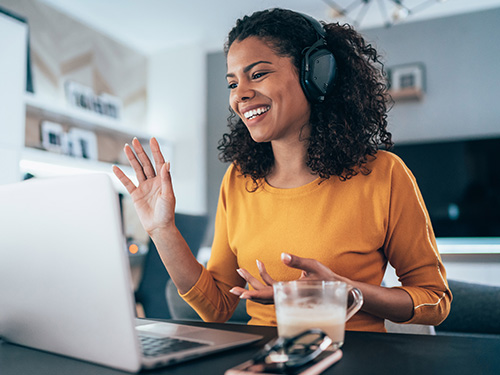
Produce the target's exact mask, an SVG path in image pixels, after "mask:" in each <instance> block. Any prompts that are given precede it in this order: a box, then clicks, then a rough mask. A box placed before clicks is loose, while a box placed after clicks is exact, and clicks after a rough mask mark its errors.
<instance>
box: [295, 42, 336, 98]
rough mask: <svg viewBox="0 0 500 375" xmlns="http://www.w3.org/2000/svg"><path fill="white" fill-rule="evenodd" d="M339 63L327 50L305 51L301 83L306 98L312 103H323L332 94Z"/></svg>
mask: <svg viewBox="0 0 500 375" xmlns="http://www.w3.org/2000/svg"><path fill="white" fill-rule="evenodd" d="M336 71H337V63H336V61H335V57H333V54H332V53H331V52H330V51H329V50H328V49H326V48H319V49H316V50H314V51H311V49H308V50H306V51H304V57H303V59H302V67H301V71H300V78H301V79H300V83H301V85H302V89H303V90H304V93H305V94H306V97H307V99H308V100H309V101H311V102H315V103H317V102H322V101H323V100H325V95H327V94H328V93H330V92H331V90H332V88H333V83H334V80H335V75H336Z"/></svg>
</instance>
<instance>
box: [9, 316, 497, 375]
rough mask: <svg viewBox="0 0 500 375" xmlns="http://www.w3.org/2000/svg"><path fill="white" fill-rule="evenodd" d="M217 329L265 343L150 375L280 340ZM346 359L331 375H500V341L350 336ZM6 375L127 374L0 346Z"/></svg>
mask: <svg viewBox="0 0 500 375" xmlns="http://www.w3.org/2000/svg"><path fill="white" fill-rule="evenodd" d="M193 324H196V325H207V326H211V327H215V328H222V329H230V330H239V331H244V332H251V333H257V334H260V335H263V336H264V339H263V340H261V341H259V342H257V343H255V344H253V345H250V346H247V347H244V348H238V349H233V350H229V351H226V352H222V353H218V354H214V355H212V356H210V357H205V358H200V359H197V360H193V361H191V362H186V363H184V364H179V365H176V366H174V367H166V368H163V369H161V370H155V371H147V372H145V373H146V374H178V375H181V374H182V375H191V374H193V375H196V374H202V375H210V374H224V371H225V370H227V369H228V368H230V367H233V366H235V365H237V364H239V363H241V362H244V361H245V360H247V359H248V358H250V357H251V356H252V355H253V354H254V353H255V352H256V351H257V350H258V349H259V348H260V347H262V345H263V344H264V343H265V342H267V341H268V340H270V339H271V338H273V337H274V336H275V335H276V329H275V328H273V327H253V326H244V325H235V324H207V323H201V322H200V323H193ZM343 352H344V357H343V358H342V360H341V361H340V362H339V363H337V364H336V365H334V366H333V367H331V368H330V369H329V370H328V371H326V372H325V374H332V375H342V374H351V375H352V374H362V375H365V374H383V375H390V374H405V375H410V374H418V375H421V374H438V375H444V374H452V375H461V374H473V375H479V374H481V375H483V374H485V375H488V374H492V375H493V374H495V375H498V374H500V339H498V338H483V337H459V336H420V335H402V334H394V333H367V332H347V333H346V341H345V344H344V347H343ZM0 374H1V375H22V374H30V375H31V374H33V375H35V374H36V375H38V374H40V375H49V374H50V375H58V374H61V375H62V374H65V375H66V374H72V375H79V374H92V375H111V374H126V373H124V372H120V371H116V370H112V369H108V368H105V367H101V366H96V365H92V364H90V363H86V362H81V361H77V360H73V359H69V358H64V357H60V356H56V355H52V354H49V353H45V352H41V351H38V350H32V349H27V348H23V347H20V346H16V345H10V344H7V343H1V344H0Z"/></svg>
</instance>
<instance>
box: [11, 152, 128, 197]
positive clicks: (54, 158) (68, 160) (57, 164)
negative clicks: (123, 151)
mask: <svg viewBox="0 0 500 375" xmlns="http://www.w3.org/2000/svg"><path fill="white" fill-rule="evenodd" d="M19 164H20V170H21V173H31V174H33V175H35V176H36V177H42V178H43V177H55V176H63V175H74V174H84V173H106V174H108V175H109V176H110V177H111V180H112V182H113V184H114V186H115V188H116V190H117V191H118V192H120V193H127V190H126V189H125V188H124V187H123V185H122V184H121V183H120V181H118V179H117V178H116V177H115V175H114V173H113V171H112V165H113V164H110V163H104V162H99V161H93V160H87V159H81V158H74V157H71V156H67V155H61V154H56V153H54V152H49V151H44V150H38V149H34V148H30V147H26V148H24V150H23V151H22V155H21V159H20V162H19ZM119 167H120V168H121V169H122V170H123V171H124V172H125V173H126V174H127V176H128V177H129V178H130V179H131V180H132V181H133V182H134V184H137V179H136V178H135V174H134V171H133V169H132V168H131V167H130V166H125V165H119Z"/></svg>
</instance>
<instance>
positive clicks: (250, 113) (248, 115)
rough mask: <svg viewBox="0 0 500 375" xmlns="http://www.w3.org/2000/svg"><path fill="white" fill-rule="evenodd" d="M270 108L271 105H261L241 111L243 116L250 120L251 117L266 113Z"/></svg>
mask: <svg viewBox="0 0 500 375" xmlns="http://www.w3.org/2000/svg"><path fill="white" fill-rule="evenodd" d="M270 109H271V106H268V105H263V106H261V107H257V108H253V109H250V110H248V111H245V112H243V116H245V118H246V119H247V120H252V119H254V118H256V117H259V116H260V115H262V114H264V113H266V112H267V111H269V110H270Z"/></svg>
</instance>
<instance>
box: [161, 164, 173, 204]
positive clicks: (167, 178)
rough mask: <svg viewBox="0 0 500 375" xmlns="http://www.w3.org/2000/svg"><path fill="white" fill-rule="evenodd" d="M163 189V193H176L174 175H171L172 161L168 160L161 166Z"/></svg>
mask: <svg viewBox="0 0 500 375" xmlns="http://www.w3.org/2000/svg"><path fill="white" fill-rule="evenodd" d="M160 173H161V190H162V194H165V195H171V196H173V195H174V188H173V186H172V176H171V175H170V162H169V161H167V162H166V163H165V164H163V165H162V166H161V172H160Z"/></svg>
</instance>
